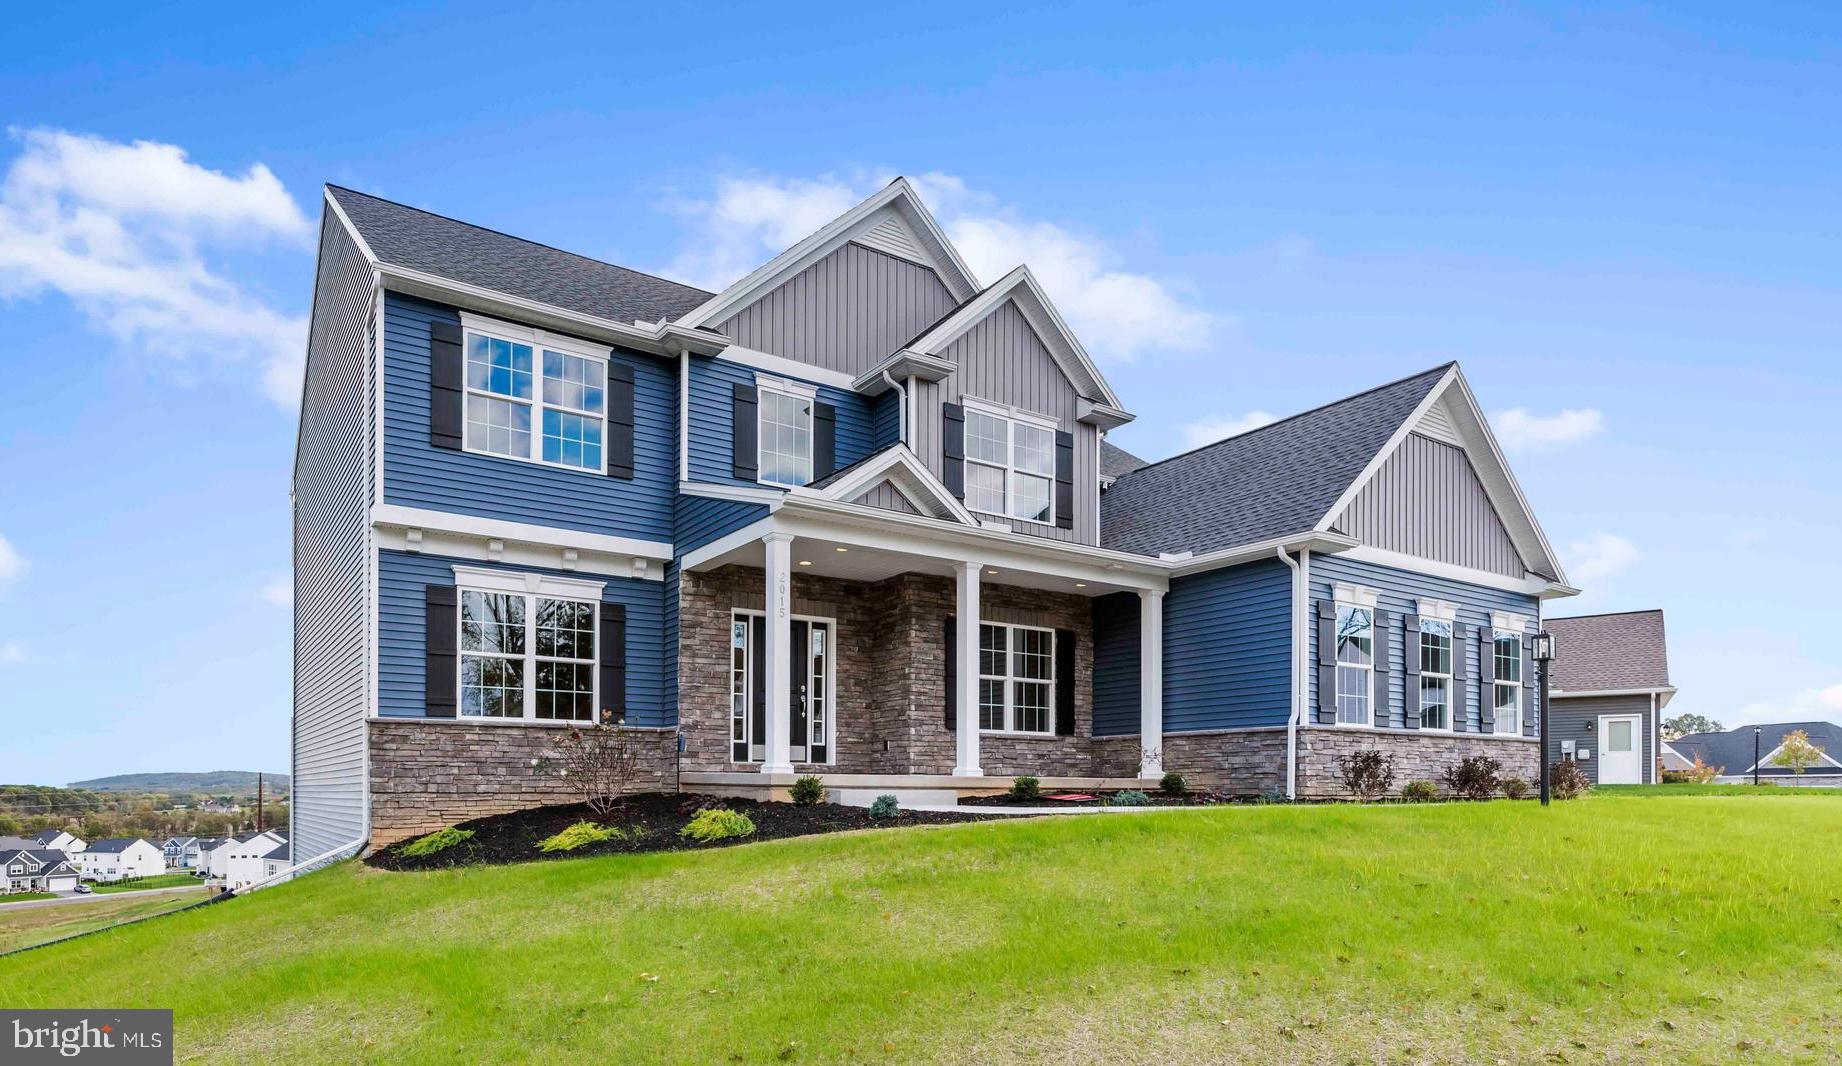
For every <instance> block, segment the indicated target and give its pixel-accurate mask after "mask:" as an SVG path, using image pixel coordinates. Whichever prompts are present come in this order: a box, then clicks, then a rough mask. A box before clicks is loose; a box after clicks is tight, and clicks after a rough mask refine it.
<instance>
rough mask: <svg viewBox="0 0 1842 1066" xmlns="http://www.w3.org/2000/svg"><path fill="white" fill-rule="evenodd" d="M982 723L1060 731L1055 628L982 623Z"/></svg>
mask: <svg viewBox="0 0 1842 1066" xmlns="http://www.w3.org/2000/svg"><path fill="white" fill-rule="evenodd" d="M979 728H980V729H982V730H986V731H988V732H993V733H1040V734H1050V733H1053V732H1055V630H1053V629H1039V628H1037V627H1036V626H1012V625H997V624H993V623H984V624H982V625H980V626H979Z"/></svg>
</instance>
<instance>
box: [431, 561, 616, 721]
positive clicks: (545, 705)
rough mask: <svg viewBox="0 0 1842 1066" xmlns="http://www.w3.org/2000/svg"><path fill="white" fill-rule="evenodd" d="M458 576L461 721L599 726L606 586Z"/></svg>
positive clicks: (507, 575) (505, 575)
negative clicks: (601, 626) (599, 647)
mask: <svg viewBox="0 0 1842 1066" xmlns="http://www.w3.org/2000/svg"><path fill="white" fill-rule="evenodd" d="M456 573H457V583H458V584H459V586H460V587H459V593H460V610H459V612H457V613H458V615H459V618H458V625H459V627H460V637H459V649H460V654H459V660H460V662H459V664H458V668H459V670H460V707H459V713H460V716H461V717H463V718H509V719H526V720H530V721H545V722H593V721H594V720H595V706H596V699H597V697H598V696H599V692H598V691H597V685H598V678H597V674H598V672H599V671H598V669H597V663H598V661H597V659H596V648H597V641H598V639H599V636H598V633H597V630H598V623H599V618H598V617H597V616H598V613H599V609H600V601H601V592H600V586H598V585H595V584H594V583H592V582H576V581H564V580H562V579H556V578H540V579H538V580H535V581H530V580H526V575H523V574H516V573H511V572H497V571H469V572H462V568H459V567H456Z"/></svg>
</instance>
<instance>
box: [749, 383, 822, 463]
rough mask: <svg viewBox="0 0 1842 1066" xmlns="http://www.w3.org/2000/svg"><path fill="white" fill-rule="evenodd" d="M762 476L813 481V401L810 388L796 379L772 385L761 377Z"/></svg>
mask: <svg viewBox="0 0 1842 1066" xmlns="http://www.w3.org/2000/svg"><path fill="white" fill-rule="evenodd" d="M755 393H756V403H757V405H758V408H759V410H758V415H757V417H758V418H759V419H760V424H759V427H758V429H759V436H758V439H759V441H760V449H759V455H758V457H757V459H756V463H757V469H758V471H759V474H758V476H759V478H760V480H762V481H764V482H767V483H769V484H773V485H809V484H811V483H812V404H813V397H812V394H811V393H810V392H803V391H802V390H800V388H799V387H798V386H796V385H793V384H792V383H786V384H785V385H780V384H775V385H770V384H768V383H767V382H766V381H765V380H760V379H758V380H757V385H756V390H755Z"/></svg>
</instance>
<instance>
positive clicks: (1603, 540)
mask: <svg viewBox="0 0 1842 1066" xmlns="http://www.w3.org/2000/svg"><path fill="white" fill-rule="evenodd" d="M1642 557H1643V556H1642V553H1641V552H1639V551H1638V550H1637V545H1635V544H1632V543H1631V542H1630V541H1628V540H1626V539H1625V538H1623V537H1621V536H1619V535H1618V534H1616V533H1594V534H1593V535H1592V536H1589V537H1584V538H1582V539H1580V540H1575V541H1570V542H1568V544H1567V547H1566V548H1564V549H1562V551H1561V558H1562V560H1564V561H1565V563H1566V567H1567V579H1568V580H1569V581H1573V582H1576V583H1578V584H1581V585H1587V584H1590V583H1592V582H1594V581H1607V580H1610V579H1611V578H1615V577H1617V576H1618V575H1620V574H1622V573H1624V572H1625V571H1627V570H1629V569H1631V567H1632V566H1633V565H1634V564H1636V562H1637V561H1638V559H1640V558H1642Z"/></svg>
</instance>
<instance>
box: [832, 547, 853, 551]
mask: <svg viewBox="0 0 1842 1066" xmlns="http://www.w3.org/2000/svg"><path fill="white" fill-rule="evenodd" d="M850 550H851V549H849V548H833V549H832V551H835V552H847V551H850Z"/></svg>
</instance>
